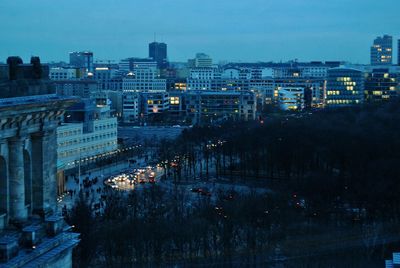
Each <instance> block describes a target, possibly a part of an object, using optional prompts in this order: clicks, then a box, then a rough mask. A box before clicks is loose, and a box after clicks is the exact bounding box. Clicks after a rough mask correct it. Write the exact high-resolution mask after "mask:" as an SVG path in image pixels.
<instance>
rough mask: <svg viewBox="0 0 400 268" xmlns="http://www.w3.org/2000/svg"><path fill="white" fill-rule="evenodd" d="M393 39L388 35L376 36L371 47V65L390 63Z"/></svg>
mask: <svg viewBox="0 0 400 268" xmlns="http://www.w3.org/2000/svg"><path fill="white" fill-rule="evenodd" d="M392 55H393V39H392V37H391V36H390V35H384V36H382V37H380V36H378V37H377V38H376V39H375V40H374V44H373V45H372V47H371V65H391V64H392Z"/></svg>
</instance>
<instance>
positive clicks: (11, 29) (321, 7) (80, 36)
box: [0, 0, 400, 63]
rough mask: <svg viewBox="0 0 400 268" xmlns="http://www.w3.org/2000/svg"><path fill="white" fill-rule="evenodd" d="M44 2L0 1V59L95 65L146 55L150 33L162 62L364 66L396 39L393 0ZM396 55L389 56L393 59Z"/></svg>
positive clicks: (395, 2) (46, 0)
mask: <svg viewBox="0 0 400 268" xmlns="http://www.w3.org/2000/svg"><path fill="white" fill-rule="evenodd" d="M52 3H53V2H50V1H48V0H45V1H41V2H40V3H36V2H34V1H31V0H29V1H25V3H24V4H25V7H24V8H23V9H21V7H20V4H19V3H17V2H11V1H6V2H2V3H0V10H2V11H3V12H2V14H1V16H0V23H1V24H2V25H3V27H4V28H3V29H4V30H3V35H2V37H0V41H1V42H0V59H1V61H4V60H5V59H6V58H7V56H8V55H21V56H22V57H23V58H24V59H28V58H29V57H30V56H31V55H41V56H42V59H43V61H44V62H48V61H59V60H63V61H67V60H68V52H71V51H83V50H90V51H93V52H94V55H95V59H96V60H109V59H111V60H116V61H118V60H120V59H122V58H126V57H130V56H138V57H146V56H147V49H148V43H150V42H152V41H154V33H156V35H157V37H156V40H157V41H159V42H165V43H167V44H168V58H169V60H170V61H186V60H187V59H189V58H193V56H194V54H195V53H197V52H204V53H206V54H209V55H210V56H211V57H212V58H213V59H214V60H215V62H216V63H217V62H218V61H221V60H227V61H243V62H245V61H250V62H251V61H253V62H255V61H275V62H279V61H288V60H293V59H298V60H300V61H311V60H345V61H350V62H353V63H368V62H369V48H370V46H371V44H372V41H373V39H374V38H375V37H376V36H380V35H383V34H389V35H392V36H393V37H394V42H395V41H396V40H397V39H398V38H399V34H398V31H397V28H398V26H399V24H400V23H399V22H398V20H397V14H396V8H395V7H400V3H398V2H397V1H392V0H384V1H380V2H379V3H378V2H375V1H358V0H357V1H353V2H352V3H351V4H349V3H347V1H344V0H340V1H335V2H334V3H321V2H320V1H314V0H312V1H289V0H284V1H270V2H268V3H265V2H264V1H261V0H252V1H250V2H249V1H247V2H245V3H236V2H227V1H219V2H217V3H215V2H213V1H209V0H206V1H202V2H201V4H200V3H199V2H197V1H183V0H175V1H172V2H171V1H169V2H168V1H157V2H153V3H147V2H145V1H137V2H136V3H131V2H128V1H122V0H121V1H115V2H113V3H107V2H106V1H96V2H91V1H87V2H84V3H82V2H79V5H78V1H76V0H73V1H69V2H68V3H57V5H54V4H52ZM361 4H363V6H362V13H360V11H361V9H360V5H361ZM202 18H204V20H202ZM371 18H374V19H373V20H372V19H371ZM28 44H29V45H28ZM227 44H229V45H227ZM393 45H394V47H395V44H393ZM396 55H397V51H395V53H394V55H393V58H397V56H396Z"/></svg>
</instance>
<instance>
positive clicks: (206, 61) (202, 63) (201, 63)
mask: <svg viewBox="0 0 400 268" xmlns="http://www.w3.org/2000/svg"><path fill="white" fill-rule="evenodd" d="M212 66H213V62H212V58H211V57H210V56H209V55H207V54H205V53H197V54H196V57H195V58H194V59H190V60H188V67H189V68H211V67H212Z"/></svg>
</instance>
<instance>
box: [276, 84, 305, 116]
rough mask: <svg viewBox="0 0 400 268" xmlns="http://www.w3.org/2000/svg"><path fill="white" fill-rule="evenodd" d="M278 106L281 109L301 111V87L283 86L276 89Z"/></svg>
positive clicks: (302, 98)
mask: <svg viewBox="0 0 400 268" xmlns="http://www.w3.org/2000/svg"><path fill="white" fill-rule="evenodd" d="M278 103H279V108H280V109H281V110H283V111H301V110H303V109H304V108H305V105H304V103H305V99H304V88H303V87H284V88H279V90H278Z"/></svg>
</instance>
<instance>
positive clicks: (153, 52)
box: [149, 42, 168, 69]
mask: <svg viewBox="0 0 400 268" xmlns="http://www.w3.org/2000/svg"><path fill="white" fill-rule="evenodd" d="M149 58H152V59H153V60H154V61H156V62H157V67H158V68H160V69H164V68H166V67H167V66H168V61H167V44H165V43H158V42H152V43H150V44H149Z"/></svg>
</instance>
